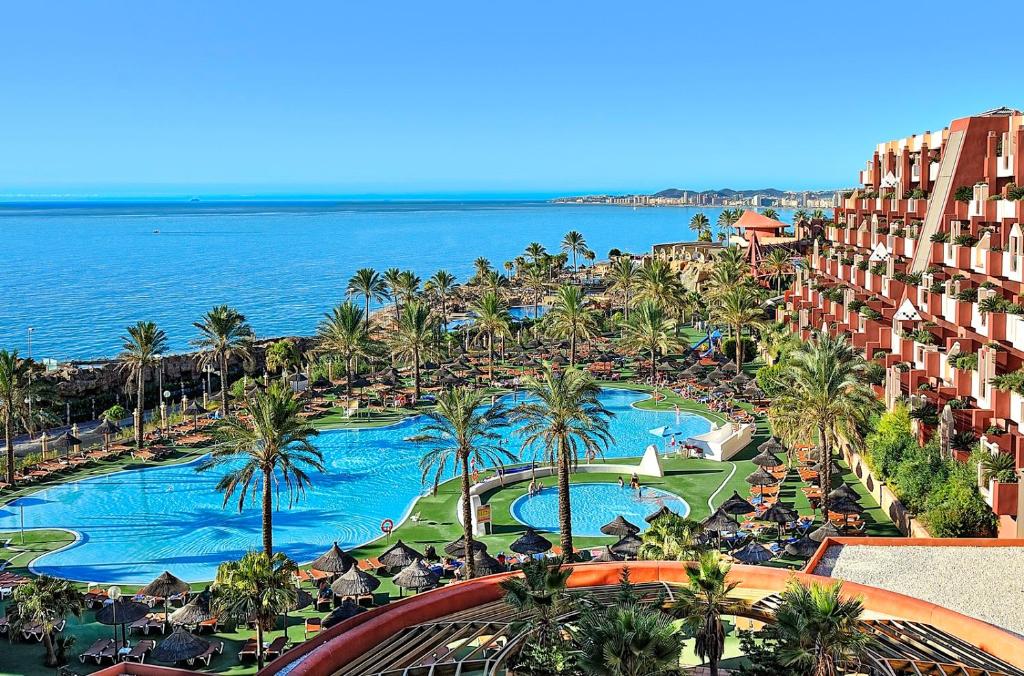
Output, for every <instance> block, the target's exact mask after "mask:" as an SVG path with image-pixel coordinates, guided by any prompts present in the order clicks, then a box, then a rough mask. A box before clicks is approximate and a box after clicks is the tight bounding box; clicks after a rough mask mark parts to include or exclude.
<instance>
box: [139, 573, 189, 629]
mask: <svg viewBox="0 0 1024 676" xmlns="http://www.w3.org/2000/svg"><path fill="white" fill-rule="evenodd" d="M188 590H189V585H188V582H185V581H184V580H182V579H180V578H178V577H175V576H174V575H172V574H171V573H170V572H169V571H166V570H165V571H164V572H162V573H160V574H159V575H158V576H157V577H156V578H155V579H154V580H153V581H152V582H150V583H149V584H147V585H146V586H145V587H143V588H142V589H140V590H139V594H141V595H143V596H152V597H155V598H162V599H163V600H164V624H167V621H168V617H169V615H170V600H169V599H170V597H171V596H174V595H175V594H183V593H185V592H187V591H188Z"/></svg>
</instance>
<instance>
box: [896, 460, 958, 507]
mask: <svg viewBox="0 0 1024 676" xmlns="http://www.w3.org/2000/svg"><path fill="white" fill-rule="evenodd" d="M937 451H938V449H937V448H936V445H935V444H934V443H931V444H928V445H927V446H925V447H924V448H922V447H920V446H918V445H917V444H916V443H913V444H911V445H910V446H909V447H907V448H905V449H904V453H903V456H902V458H901V459H900V461H899V462H898V464H897V466H896V468H895V471H894V472H893V477H892V482H893V485H894V486H895V487H896V492H897V493H898V494H899V496H900V500H901V501H902V502H903V504H904V505H906V507H907V509H910V510H911V511H913V512H915V513H923V512H924V511H925V509H926V508H927V505H928V495H929V493H931V491H932V489H933V487H934V486H936V485H938V484H939V483H940V482H944V481H945V480H946V475H947V474H948V472H949V468H948V466H947V465H946V463H943V462H942V461H941V460H940V459H939V454H938V452H937Z"/></svg>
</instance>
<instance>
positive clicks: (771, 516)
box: [761, 505, 798, 540]
mask: <svg viewBox="0 0 1024 676" xmlns="http://www.w3.org/2000/svg"><path fill="white" fill-rule="evenodd" d="M797 518H798V515H797V513H796V512H795V511H793V510H792V509H791V508H789V507H786V506H785V505H772V506H771V507H769V508H768V510H767V511H766V512H765V513H764V514H762V515H761V519H762V520H763V521H770V522H772V523H774V524H775V525H776V526H777V527H778V539H780V540H781V539H782V531H783V528H785V526H786V524H787V523H789V522H790V521H796V519H797Z"/></svg>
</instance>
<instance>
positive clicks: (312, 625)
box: [303, 617, 323, 638]
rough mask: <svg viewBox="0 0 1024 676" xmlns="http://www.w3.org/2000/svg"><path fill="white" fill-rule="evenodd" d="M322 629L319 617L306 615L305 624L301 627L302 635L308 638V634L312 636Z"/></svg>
mask: <svg viewBox="0 0 1024 676" xmlns="http://www.w3.org/2000/svg"><path fill="white" fill-rule="evenodd" d="M322 629H323V625H322V624H321V623H320V618H319V617H307V618H306V626H305V627H304V628H303V636H304V637H305V638H309V635H310V634H313V635H314V636H315V635H317V634H319V633H320V631H321V630H322Z"/></svg>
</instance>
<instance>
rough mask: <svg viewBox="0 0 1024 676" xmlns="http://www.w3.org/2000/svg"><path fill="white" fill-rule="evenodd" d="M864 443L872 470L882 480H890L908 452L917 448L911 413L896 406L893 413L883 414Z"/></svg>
mask: <svg viewBox="0 0 1024 676" xmlns="http://www.w3.org/2000/svg"><path fill="white" fill-rule="evenodd" d="M864 443H865V449H866V451H867V461H868V464H869V465H871V469H872V470H874V472H875V473H876V474H877V475H878V476H879V477H880V478H882V479H885V480H889V478H890V477H892V475H893V474H894V473H895V472H896V468H897V467H898V466H899V464H900V462H901V461H902V460H903V457H904V456H905V455H906V454H907V451H908V450H909V449H911V448H916V447H917V441H916V440H915V439H914V435H913V434H912V433H911V431H910V412H909V411H908V410H907V407H906V406H904V405H903V404H896V405H895V406H894V407H893V409H892V410H891V411H887V412H885V413H883V414H882V416H881V417H880V418H879V419H878V424H877V425H876V426H875V431H874V432H872V433H871V434H869V435H868V437H867V439H865V441H864Z"/></svg>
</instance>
